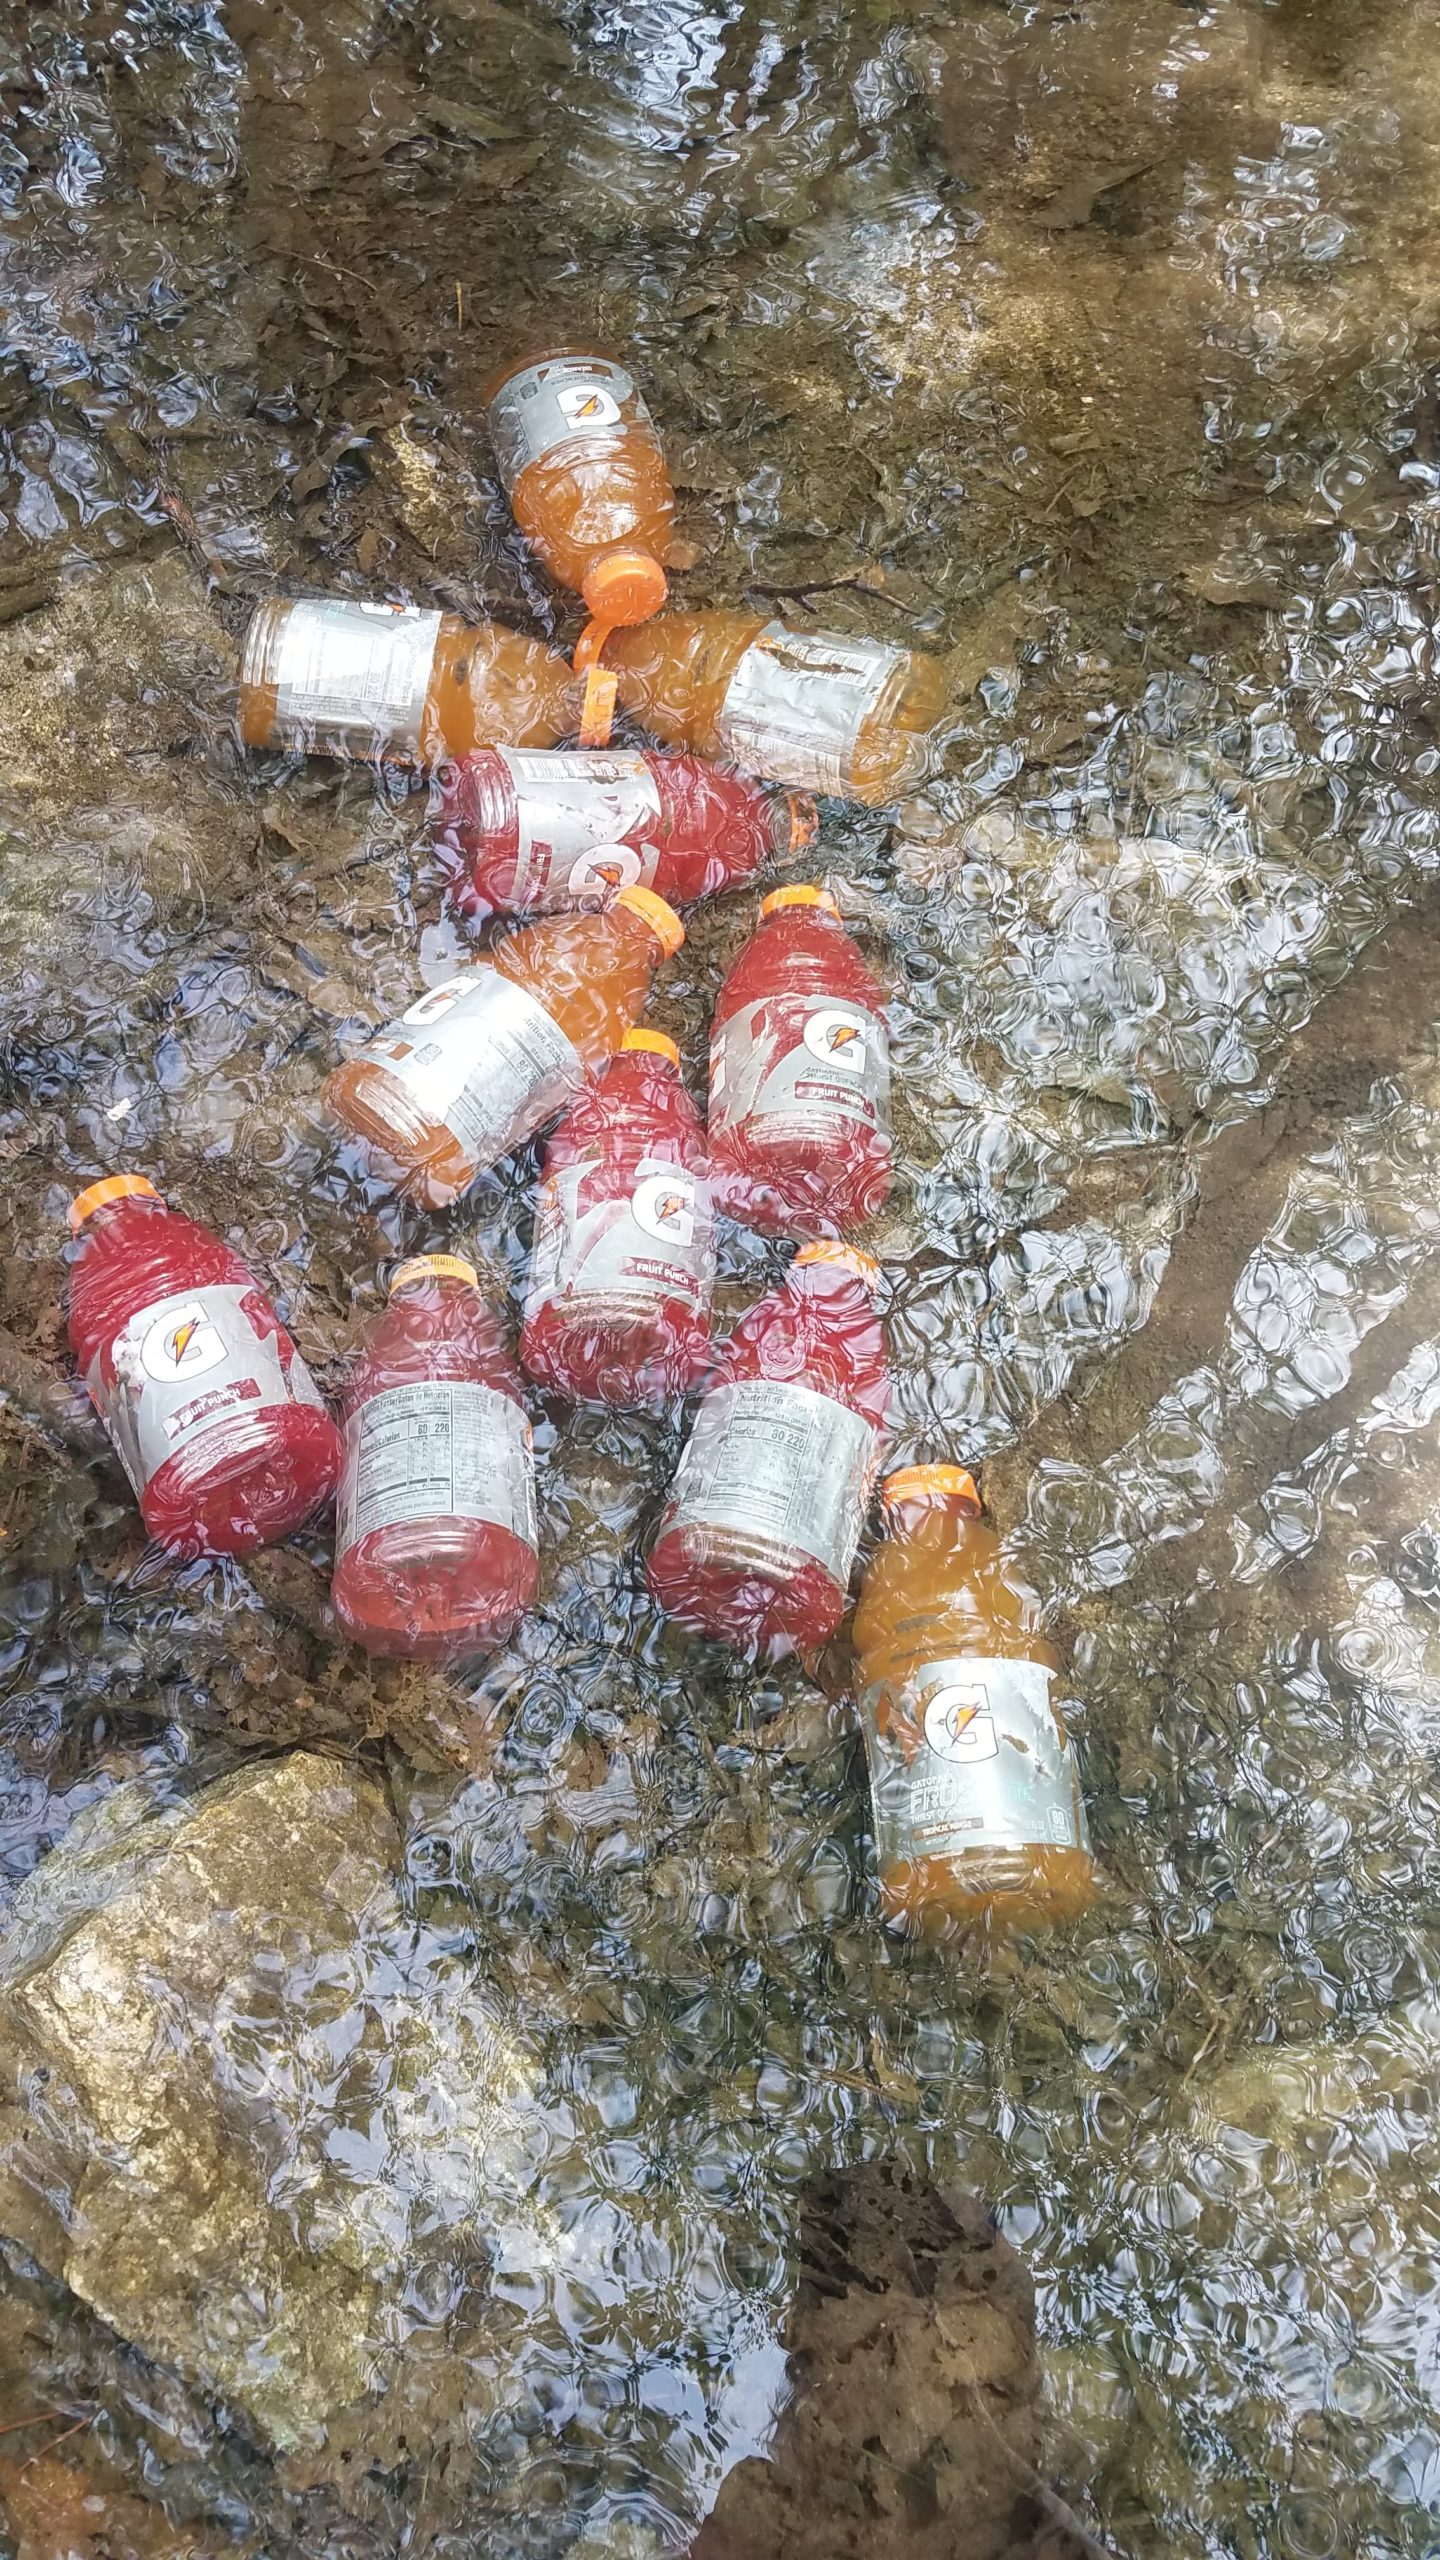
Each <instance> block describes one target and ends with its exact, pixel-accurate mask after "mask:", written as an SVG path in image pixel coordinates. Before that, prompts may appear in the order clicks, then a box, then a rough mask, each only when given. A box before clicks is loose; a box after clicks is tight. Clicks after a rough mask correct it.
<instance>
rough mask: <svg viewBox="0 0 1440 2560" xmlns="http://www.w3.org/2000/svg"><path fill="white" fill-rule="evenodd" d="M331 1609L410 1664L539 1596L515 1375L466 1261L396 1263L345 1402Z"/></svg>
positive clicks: (456, 1645)
mask: <svg viewBox="0 0 1440 2560" xmlns="http://www.w3.org/2000/svg"><path fill="white" fill-rule="evenodd" d="M344 1410H345V1466H344V1473H343V1475H342V1477H341V1484H340V1503H339V1514H338V1518H337V1522H336V1531H335V1583H334V1599H335V1613H336V1616H337V1617H338V1618H339V1620H340V1623H341V1625H342V1626H343V1627H344V1628H345V1630H346V1633H347V1634H348V1635H351V1636H353V1637H354V1638H355V1640H356V1642H357V1644H363V1645H364V1647H365V1649H366V1651H367V1652H368V1653H390V1654H405V1655H407V1656H409V1657H410V1659H412V1660H415V1661H422V1660H435V1659H438V1658H443V1657H444V1656H446V1655H450V1654H458V1653H466V1652H469V1651H471V1650H472V1649H473V1648H474V1647H476V1646H477V1645H482V1644H491V1643H499V1642H500V1641H501V1639H502V1638H504V1637H505V1636H507V1635H509V1634H510V1632H511V1630H512V1628H513V1627H514V1626H515V1625H516V1624H517V1622H518V1620H519V1619H520V1617H521V1616H522V1615H523V1613H524V1611H525V1610H526V1609H527V1608H528V1607H529V1605H530V1603H531V1601H532V1600H533V1599H534V1597H535V1585H536V1581H537V1579H538V1576H539V1566H538V1563H537V1561H536V1529H535V1478H534V1462H533V1459H532V1456H531V1448H530V1424H529V1421H528V1419H527V1416H526V1412H525V1407H524V1405H523V1404H522V1402H521V1399H520V1376H519V1372H518V1370H517V1369H516V1366H515V1363H514V1361H513V1359H512V1358H511V1356H510V1353H509V1351H508V1350H507V1348H506V1345H505V1338H504V1335H503V1334H502V1332H501V1330H500V1326H499V1323H498V1322H497V1320H496V1318H495V1317H494V1316H493V1315H492V1314H491V1312H490V1309H489V1308H488V1307H487V1306H486V1304H485V1302H484V1300H483V1299H482V1297H481V1295H480V1284H479V1281H478V1279H477V1278H476V1275H475V1272H474V1270H473V1269H472V1267H471V1265H470V1264H469V1263H468V1262H462V1261H461V1260H460V1259H459V1258H458V1256H456V1255H453V1254H448V1253H432V1254H422V1255H421V1256H419V1257H418V1259H417V1260H415V1261H413V1262H403V1263H402V1264H401V1266H400V1268H399V1270H398V1271H397V1272H396V1274H395V1277H394V1279H393V1280H392V1281H391V1283H390V1304H389V1306H388V1307H387V1308H386V1310H385V1313H384V1315H383V1316H382V1317H381V1319H380V1323H379V1325H378V1326H377V1328H376V1331H375V1336H374V1339H373V1341H372V1342H371V1344H370V1347H369V1349H368V1350H367V1351H366V1352H365V1354H364V1356H363V1358H362V1359H361V1360H360V1362H359V1365H358V1366H357V1368H356V1370H355V1372H354V1375H353V1376H352V1378H351V1380H350V1384H349V1386H348V1388H347V1390H346V1394H345V1408H344Z"/></svg>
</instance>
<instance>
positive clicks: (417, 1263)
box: [386, 1253, 480, 1298]
mask: <svg viewBox="0 0 1440 2560" xmlns="http://www.w3.org/2000/svg"><path fill="white" fill-rule="evenodd" d="M417 1280H463V1281H464V1282H465V1284H466V1287H467V1288H470V1289H478V1288H479V1286H480V1274H479V1272H478V1271H477V1270H476V1268H475V1265H474V1263H473V1262H465V1261H463V1260H462V1259H461V1257H460V1255H459V1254H458V1253H417V1254H413V1255H412V1256H411V1258H410V1260H409V1261H408V1262H402V1263H401V1265H400V1268H399V1270H398V1271H396V1272H394V1273H393V1274H392V1275H391V1280H390V1287H389V1289H388V1291H387V1293H386V1294H387V1296H389V1297H392V1298H393V1297H394V1295H395V1292H396V1290H397V1289H410V1288H413V1287H414V1285H415V1282H416V1281H417Z"/></svg>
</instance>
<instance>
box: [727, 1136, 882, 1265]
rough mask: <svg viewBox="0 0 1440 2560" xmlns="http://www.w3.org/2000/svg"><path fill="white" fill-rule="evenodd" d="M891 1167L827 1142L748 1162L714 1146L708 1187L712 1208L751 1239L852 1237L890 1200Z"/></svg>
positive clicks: (803, 1239) (754, 1158)
mask: <svg viewBox="0 0 1440 2560" xmlns="http://www.w3.org/2000/svg"><path fill="white" fill-rule="evenodd" d="M893 1175H894V1168H893V1165H892V1163H891V1159H890V1157H889V1155H888V1153H887V1154H886V1155H885V1156H883V1157H882V1158H880V1159H878V1160H876V1159H874V1158H870V1157H867V1156H866V1155H863V1154H862V1155H858V1156H857V1155H849V1156H848V1158H847V1154H846V1151H845V1148H844V1142H843V1141H842V1140H839V1139H836V1138H831V1139H828V1140H826V1141H824V1142H823V1143H822V1144H812V1145H809V1146H807V1147H806V1149H805V1151H804V1153H803V1154H799V1155H797V1156H794V1157H783V1156H780V1155H779V1154H778V1153H777V1154H776V1155H775V1156H774V1157H771V1158H769V1159H768V1160H767V1158H766V1157H765V1156H764V1155H760V1154H758V1153H757V1154H756V1155H754V1156H752V1157H750V1159H749V1161H748V1162H747V1161H745V1160H743V1159H739V1158H736V1157H727V1156H726V1155H725V1153H724V1152H723V1149H721V1148H717V1149H716V1151H715V1156H714V1160H713V1164H712V1168H711V1184H712V1188H713V1191H714V1196H715V1201H716V1205H717V1207H719V1208H721V1209H723V1210H724V1211H725V1214H726V1216H727V1217H731V1218H734V1219H735V1220H736V1222H737V1224H739V1225H740V1226H744V1227H749V1228H751V1229H752V1230H753V1231H754V1232H755V1233H756V1234H757V1235H774V1236H794V1237H797V1238H798V1239H799V1240H800V1241H801V1242H802V1243H807V1242H808V1241H809V1240H810V1239H811V1238H812V1237H825V1238H837V1237H842V1236H849V1235H854V1234H855V1232H856V1231H857V1229H858V1228H860V1227H863V1226H865V1225H866V1224H867V1223H868V1221H869V1220H870V1219H871V1218H874V1217H878V1216H879V1213H880V1211H881V1210H882V1209H883V1208H884V1206H885V1203H886V1201H887V1200H888V1199H889V1197H890V1189H891V1184H892V1181H893Z"/></svg>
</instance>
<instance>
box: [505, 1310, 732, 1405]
mask: <svg viewBox="0 0 1440 2560" xmlns="http://www.w3.org/2000/svg"><path fill="white" fill-rule="evenodd" d="M709 1357H710V1337H709V1334H708V1332H704V1331H702V1330H700V1328H699V1327H693V1326H692V1327H691V1328H690V1329H689V1330H688V1331H686V1332H683V1333H681V1332H678V1331H676V1330H674V1329H672V1328H671V1327H668V1326H665V1325H663V1324H662V1325H660V1326H657V1324H656V1322H655V1318H654V1316H653V1314H649V1313H647V1314H646V1315H645V1316H644V1317H632V1318H627V1317H625V1316H624V1315H621V1314H618V1313H617V1314H616V1315H614V1316H612V1317H610V1318H607V1319H605V1320H603V1321H597V1320H596V1319H595V1318H594V1317H593V1316H588V1317H587V1318H586V1319H585V1320H584V1321H583V1322H573V1323H572V1322H567V1321H566V1319H565V1317H564V1316H563V1315H562V1314H560V1313H559V1311H558V1310H557V1309H555V1308H553V1307H547V1308H545V1309H544V1310H543V1311H542V1312H541V1313H540V1314H539V1315H537V1316H533V1317H532V1318H531V1320H530V1322H529V1323H528V1324H527V1325H526V1326H525V1329H524V1331H523V1332H522V1334H521V1337H520V1360H521V1365H522V1367H523V1368H525V1369H526V1370H527V1371H528V1372H529V1374H530V1376H531V1377H532V1378H534V1379H535V1380H536V1382H537V1384H538V1385H540V1386H542V1387H547V1388H549V1389H550V1390H551V1391H552V1393H554V1394H556V1395H561V1396H567V1397H569V1399H570V1400H571V1402H572V1403H575V1404H592V1405H603V1406H606V1407H609V1408H611V1409H614V1410H617V1411H638V1412H643V1413H658V1412H661V1411H663V1409H664V1407H665V1406H666V1405H667V1404H671V1403H673V1401H674V1399H675V1398H676V1397H677V1396H686V1395H689V1394H691V1393H692V1391H693V1390H694V1388H695V1387H696V1386H698V1384H699V1382H700V1380H701V1378H702V1377H703V1375H704V1373H705V1369H706V1367H707V1365H708V1362H709Z"/></svg>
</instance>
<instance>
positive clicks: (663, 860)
mask: <svg viewBox="0 0 1440 2560" xmlns="http://www.w3.org/2000/svg"><path fill="white" fill-rule="evenodd" d="M431 805H432V810H433V813H434V828H435V834H436V839H437V844H438V849H439V852H440V856H441V859H442V861H443V862H444V863H445V864H446V867H447V869H448V871H449V873H450V896H451V899H452V901H453V903H454V904H455V905H456V906H457V907H458V908H460V910H461V911H462V913H464V914H466V915H472V916H486V915H490V914H492V913H493V912H494V911H495V910H496V909H497V908H498V909H500V910H501V912H502V913H503V912H508V911H512V910H514V909H517V908H530V909H545V908H561V907H576V906H584V905H585V904H586V903H587V901H593V902H595V903H599V902H600V901H602V900H603V899H605V898H607V897H609V896H612V895H613V894H614V892H615V890H617V889H623V888H626V887H628V886H629V884H630V883H631V882H632V881H637V880H638V881H639V882H640V883H641V884H642V886H643V887H645V888H647V889H656V890H658V891H659V893H660V896H661V897H662V898H668V899H669V900H670V902H671V904H672V905H674V906H688V905H689V903H690V901H691V900H692V899H694V898H706V897H709V896H711V895H712V894H713V892H714V891H716V890H717V889H729V888H733V887H734V886H735V884H736V882H737V881H741V880H748V879H749V877H750V875H751V873H752V872H754V871H758V870H759V868H760V866H761V864H762V863H766V862H776V861H779V862H785V861H788V860H790V859H791V858H792V857H793V856H794V855H796V854H798V853H800V852H802V851H803V850H804V848H805V846H806V845H808V844H809V843H810V842H811V841H812V839H813V838H814V835H815V832H816V829H817V827H818V824H819V820H818V817H817V815H816V809H815V803H814V801H813V800H807V799H805V798H803V797H800V796H797V795H796V794H795V793H793V792H787V793H784V794H778V793H775V792H771V791H760V790H757V789H756V787H755V785H754V783H753V782H745V781H742V779H741V777H740V776H739V775H738V774H733V773H717V772H716V770H715V768H714V766H713V765H708V764H701V763H700V761H699V759H698V758H697V757H695V756H632V755H547V754H544V753H540V754H532V753H529V752H526V751H523V750H519V749H516V748H513V747H500V748H497V749H496V750H495V751H494V752H493V753H491V754H482V755H474V756H465V757H463V758H462V759H461V761H460V762H459V763H458V764H453V765H447V766H446V767H445V768H444V770H443V771H442V772H441V773H440V774H439V775H438V776H437V779H436V783H435V787H434V791H433V793H432V798H431Z"/></svg>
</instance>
